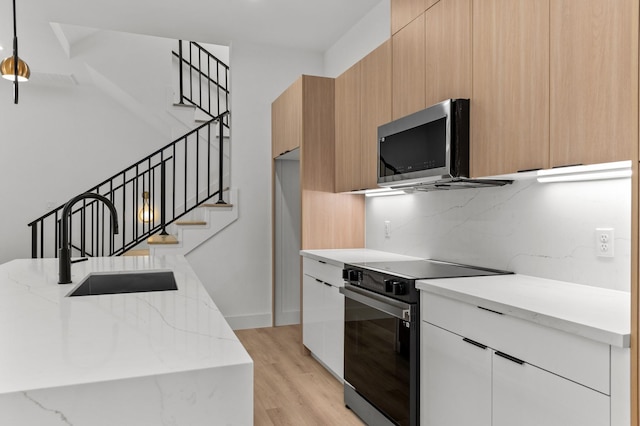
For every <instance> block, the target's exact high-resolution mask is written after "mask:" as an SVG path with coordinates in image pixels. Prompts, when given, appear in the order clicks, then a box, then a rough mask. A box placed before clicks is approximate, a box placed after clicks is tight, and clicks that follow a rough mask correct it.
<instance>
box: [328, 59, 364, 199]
mask: <svg viewBox="0 0 640 426" xmlns="http://www.w3.org/2000/svg"><path fill="white" fill-rule="evenodd" d="M360 80H361V65H360V62H358V63H356V64H355V65H354V66H352V67H351V68H349V69H348V70H347V71H345V72H344V73H342V74H341V75H340V76H339V77H338V78H336V158H335V162H336V192H345V191H352V190H354V189H360V188H362V186H361V182H360V165H361V162H362V161H363V159H362V143H361V126H360V105H361V103H360V93H361V92H360Z"/></svg>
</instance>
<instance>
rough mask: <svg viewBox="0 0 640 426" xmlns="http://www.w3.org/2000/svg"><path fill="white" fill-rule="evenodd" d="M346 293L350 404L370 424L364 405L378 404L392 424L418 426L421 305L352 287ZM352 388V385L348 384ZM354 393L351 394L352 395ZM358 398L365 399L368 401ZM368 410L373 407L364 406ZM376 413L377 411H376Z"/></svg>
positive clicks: (347, 400)
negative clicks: (419, 314)
mask: <svg viewBox="0 0 640 426" xmlns="http://www.w3.org/2000/svg"><path fill="white" fill-rule="evenodd" d="M340 291H341V293H343V294H344V296H345V327H344V379H345V381H346V382H347V383H345V403H346V405H348V406H349V407H350V408H351V409H352V410H353V411H355V412H356V414H358V415H359V416H360V417H361V418H363V419H364V420H365V421H367V423H370V424H384V423H383V422H378V421H372V420H369V419H371V417H369V418H367V416H368V415H369V414H368V413H361V412H360V411H361V409H360V408H359V406H361V405H365V406H366V405H367V404H366V403H368V404H370V405H372V406H373V407H375V408H376V409H377V410H378V411H379V412H380V413H382V414H383V415H384V416H385V417H386V419H388V420H390V424H396V425H410V426H412V425H417V424H418V418H419V417H418V401H419V398H418V377H419V372H418V362H419V357H418V335H419V333H418V324H419V321H418V318H417V316H418V313H417V311H418V309H417V305H416V304H408V303H404V302H400V301H397V300H394V299H390V298H388V297H385V296H382V295H379V294H377V293H373V292H370V291H367V290H363V289H361V288H358V287H354V286H351V285H345V287H344V288H342V289H340ZM348 385H349V386H350V388H349V386H348ZM350 393H351V394H353V395H349V394H350ZM354 397H355V399H357V400H359V398H360V397H361V398H362V399H364V401H359V402H357V401H354V402H353V403H350V400H351V399H353V398H354ZM365 411H371V410H370V408H369V407H365ZM376 415H377V413H376Z"/></svg>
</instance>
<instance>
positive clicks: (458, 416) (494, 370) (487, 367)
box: [420, 293, 618, 426]
mask: <svg viewBox="0 0 640 426" xmlns="http://www.w3.org/2000/svg"><path fill="white" fill-rule="evenodd" d="M445 306H446V309H444V308H443V307H445ZM429 308H430V309H431V310H430V311H427V309H429ZM441 308H442V309H441ZM421 309H422V312H421V315H422V316H421V318H422V320H423V321H422V323H421V378H420V389H421V396H420V398H421V405H420V406H421V411H420V413H421V424H422V425H426V426H449V425H450V426H458V425H474V426H516V425H517V426H542V425H544V426H608V425H611V426H618V425H614V424H612V423H611V408H610V406H611V397H610V395H609V391H608V387H604V386H602V388H603V389H604V390H602V389H601V390H594V389H593V388H592V387H589V386H585V384H584V383H580V382H578V381H577V380H575V379H574V378H571V379H568V378H566V377H563V374H565V373H566V374H568V375H570V376H572V377H574V376H575V377H580V378H583V379H584V382H585V383H600V382H601V371H602V370H603V369H605V370H606V371H607V372H608V371H609V369H610V359H609V358H608V357H602V356H601V354H596V355H597V356H593V355H592V354H590V353H588V352H590V351H592V350H593V351H595V352H600V351H603V350H604V351H606V353H609V351H610V347H609V346H608V345H605V344H601V343H597V342H593V341H590V340H588V339H584V338H579V339H583V340H585V342H582V341H577V342H575V344H574V343H566V344H565V345H564V346H562V347H561V348H559V347H558V345H556V344H554V343H555V342H557V341H558V340H557V339H558V336H557V332H558V331H557V330H554V329H550V328H547V327H544V326H541V325H537V324H534V323H532V322H523V321H521V320H515V319H513V318H510V317H508V316H507V315H500V314H498V313H494V312H490V311H487V310H483V309H477V307H476V306H473V305H468V304H466V303H462V302H457V301H453V300H452V299H448V298H442V297H441V296H435V295H431V294H429V293H423V294H422V307H421ZM489 325H491V326H489ZM448 328H450V329H448ZM492 331H493V332H492ZM571 336H573V335H567V340H568V341H569V342H570V341H571V339H570V338H569V337H571ZM574 337H575V336H574ZM524 341H527V342H528V344H530V345H532V347H535V349H532V350H529V349H527V348H526V347H525V346H526V345H524V344H516V345H514V342H524ZM592 343H593V344H594V345H595V346H594V347H593V348H592V347H591V346H590V345H591V344H592ZM600 346H602V347H600ZM507 350H509V351H511V353H509V352H507ZM502 351H504V352H502ZM543 352H545V354H542V353H543ZM514 353H516V354H517V357H515V356H514ZM543 355H544V356H543ZM581 358H586V359H592V360H594V361H593V362H591V363H589V365H587V364H585V363H584V362H582V361H581ZM572 359H573V360H574V362H573V367H574V368H571V369H570V368H567V365H569V364H571V363H572V362H571V360H572ZM548 360H554V361H553V362H551V361H548ZM534 361H535V362H540V363H541V364H543V365H544V368H540V367H539V366H536V365H534V364H533V362H534ZM606 379H607V384H608V382H609V380H610V378H609V377H606Z"/></svg>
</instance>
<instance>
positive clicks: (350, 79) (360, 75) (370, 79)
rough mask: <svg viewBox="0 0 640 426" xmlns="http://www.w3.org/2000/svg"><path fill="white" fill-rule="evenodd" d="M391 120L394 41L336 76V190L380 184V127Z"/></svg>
mask: <svg viewBox="0 0 640 426" xmlns="http://www.w3.org/2000/svg"><path fill="white" fill-rule="evenodd" d="M389 121H391V42H390V41H387V42H385V43H383V44H382V45H380V46H379V47H378V48H376V49H375V50H373V51H372V52H371V53H369V54H368V55H367V56H365V57H364V58H363V59H362V60H361V61H359V62H358V63H356V64H355V65H354V66H352V67H351V68H349V69H348V70H347V71H345V72H344V73H343V74H341V75H340V76H339V77H338V78H336V160H335V164H336V192H346V191H356V190H361V189H371V188H376V187H377V156H378V126H380V125H381V124H385V123H388V122H389Z"/></svg>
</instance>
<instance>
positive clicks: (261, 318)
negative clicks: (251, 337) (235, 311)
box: [225, 313, 271, 330]
mask: <svg viewBox="0 0 640 426" xmlns="http://www.w3.org/2000/svg"><path fill="white" fill-rule="evenodd" d="M225 320H227V323H228V324H229V325H230V326H231V329H232V330H245V329H247V328H264V327H271V314H270V313H269V314H257V315H240V316H236V317H225Z"/></svg>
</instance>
